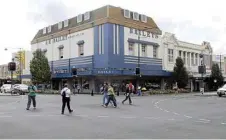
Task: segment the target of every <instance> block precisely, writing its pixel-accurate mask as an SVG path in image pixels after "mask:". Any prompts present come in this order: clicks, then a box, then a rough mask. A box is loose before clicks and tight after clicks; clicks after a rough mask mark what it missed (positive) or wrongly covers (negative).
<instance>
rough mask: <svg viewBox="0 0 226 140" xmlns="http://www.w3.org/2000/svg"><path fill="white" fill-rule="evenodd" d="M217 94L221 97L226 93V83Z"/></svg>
mask: <svg viewBox="0 0 226 140" xmlns="http://www.w3.org/2000/svg"><path fill="white" fill-rule="evenodd" d="M217 95H218V96H219V97H221V96H222V95H226V84H225V85H224V86H222V87H221V88H219V89H218V90H217Z"/></svg>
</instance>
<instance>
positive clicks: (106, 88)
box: [102, 83, 108, 106]
mask: <svg viewBox="0 0 226 140" xmlns="http://www.w3.org/2000/svg"><path fill="white" fill-rule="evenodd" d="M103 94H104V96H103V104H102V106H104V105H105V103H106V100H108V83H104V87H103Z"/></svg>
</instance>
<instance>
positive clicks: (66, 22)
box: [64, 19, 68, 27]
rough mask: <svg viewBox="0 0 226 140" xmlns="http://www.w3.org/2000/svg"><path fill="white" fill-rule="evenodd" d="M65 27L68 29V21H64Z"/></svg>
mask: <svg viewBox="0 0 226 140" xmlns="http://www.w3.org/2000/svg"><path fill="white" fill-rule="evenodd" d="M64 27H68V19H67V20H65V21H64Z"/></svg>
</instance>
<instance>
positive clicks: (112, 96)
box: [104, 85, 117, 108]
mask: <svg viewBox="0 0 226 140" xmlns="http://www.w3.org/2000/svg"><path fill="white" fill-rule="evenodd" d="M107 96H108V100H107V103H105V105H104V107H107V106H108V104H109V103H110V101H112V102H113V105H114V107H115V108H116V107H117V104H116V99H115V92H114V89H113V87H112V86H111V85H109V87H108V93H107Z"/></svg>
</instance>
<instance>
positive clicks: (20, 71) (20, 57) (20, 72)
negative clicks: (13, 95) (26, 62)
mask: <svg viewBox="0 0 226 140" xmlns="http://www.w3.org/2000/svg"><path fill="white" fill-rule="evenodd" d="M8 48H10V47H7V48H5V51H8ZM10 49H18V50H19V51H20V56H19V59H20V61H19V63H20V70H19V75H20V84H22V48H10ZM15 58H18V57H15Z"/></svg>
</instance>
